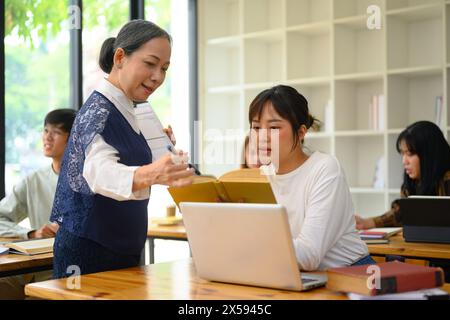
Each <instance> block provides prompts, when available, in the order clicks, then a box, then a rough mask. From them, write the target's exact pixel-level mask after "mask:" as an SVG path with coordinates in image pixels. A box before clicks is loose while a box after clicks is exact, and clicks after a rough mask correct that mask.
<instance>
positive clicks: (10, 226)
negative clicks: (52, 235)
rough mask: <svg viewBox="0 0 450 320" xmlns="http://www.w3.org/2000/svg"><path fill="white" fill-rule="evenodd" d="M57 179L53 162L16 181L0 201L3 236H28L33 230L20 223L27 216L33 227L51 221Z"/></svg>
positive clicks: (38, 227) (1, 231)
mask: <svg viewBox="0 0 450 320" xmlns="http://www.w3.org/2000/svg"><path fill="white" fill-rule="evenodd" d="M57 182H58V175H57V174H56V173H55V171H53V168H52V166H51V165H49V166H47V167H44V168H42V169H39V170H37V171H35V172H33V173H31V174H30V175H28V176H27V177H25V178H24V179H23V180H21V181H20V182H19V183H18V184H16V185H15V186H14V188H13V190H12V192H11V194H9V195H8V196H6V197H5V198H3V199H2V200H1V201H0V237H20V238H22V239H28V232H30V231H31V230H30V229H27V228H24V227H21V226H19V225H18V223H20V222H21V221H22V220H24V219H26V218H29V219H30V226H31V228H32V229H33V230H37V229H40V228H41V227H42V226H43V225H45V224H47V223H49V217H50V214H51V211H52V207H53V199H54V197H55V191H56V184H57Z"/></svg>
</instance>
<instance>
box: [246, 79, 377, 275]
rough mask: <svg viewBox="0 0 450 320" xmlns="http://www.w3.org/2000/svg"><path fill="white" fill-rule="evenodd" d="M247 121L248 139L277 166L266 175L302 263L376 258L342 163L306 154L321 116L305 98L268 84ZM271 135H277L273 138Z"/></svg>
mask: <svg viewBox="0 0 450 320" xmlns="http://www.w3.org/2000/svg"><path fill="white" fill-rule="evenodd" d="M249 121H250V126H251V129H252V130H253V133H252V135H251V139H250V143H257V150H258V159H261V162H263V163H264V162H266V160H267V159H270V160H271V161H272V164H271V166H272V168H273V169H274V170H275V171H276V174H275V175H269V176H268V179H269V181H270V183H271V186H272V189H273V191H274V194H275V197H276V199H277V202H278V203H279V204H282V205H284V206H285V207H286V209H287V213H288V217H289V224H290V228H291V232H292V237H293V243H294V248H295V252H296V256H297V261H298V264H299V266H300V268H301V269H302V270H307V271H310V270H317V269H319V270H324V269H328V268H331V267H339V266H349V265H362V264H373V263H375V262H374V261H373V259H372V258H371V257H370V255H369V252H368V249H367V246H366V244H365V243H364V242H363V241H362V240H361V239H360V237H359V235H358V234H357V233H356V232H355V221H354V211H353V204H352V199H351V195H350V190H349V187H348V185H347V182H346V179H345V176H344V173H343V171H342V168H341V166H340V164H339V162H338V161H337V159H336V158H335V157H333V156H330V155H327V154H323V153H320V152H314V153H313V154H312V155H310V156H308V155H307V154H306V153H304V151H303V148H302V147H303V143H302V141H303V139H304V137H305V135H306V132H307V130H308V129H309V128H310V127H311V126H312V125H313V124H315V122H316V121H317V120H316V119H314V118H313V117H312V116H311V115H310V113H309V110H308V102H307V100H306V99H305V98H304V97H303V96H302V95H301V94H300V93H298V92H297V91H296V90H295V89H294V88H292V87H289V86H282V85H280V86H276V87H273V88H271V89H267V90H265V91H263V92H261V93H260V94H259V95H258V96H257V97H256V98H255V99H254V100H253V102H252V103H251V105H250V110H249ZM273 133H275V135H273ZM254 135H255V136H256V137H257V138H256V141H253V140H254V139H253V136H254ZM272 136H278V139H276V140H275V141H272V139H271V137H272ZM275 150H278V155H277V154H275ZM276 158H277V159H278V160H276Z"/></svg>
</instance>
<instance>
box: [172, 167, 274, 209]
mask: <svg viewBox="0 0 450 320" xmlns="http://www.w3.org/2000/svg"><path fill="white" fill-rule="evenodd" d="M168 191H169V193H170V195H171V196H172V199H173V200H174V202H175V203H176V205H177V206H178V208H179V207H180V206H179V204H180V202H243V203H276V200H275V196H274V194H273V191H272V187H271V186H270V183H269V180H267V177H266V176H265V175H263V174H262V173H261V171H260V169H239V170H233V171H230V172H227V173H225V174H223V175H222V176H220V177H219V178H216V177H214V176H208V175H202V176H195V177H194V182H193V183H192V184H191V185H189V186H186V187H181V188H175V187H169V188H168Z"/></svg>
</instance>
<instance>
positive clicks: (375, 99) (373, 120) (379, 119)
mask: <svg viewBox="0 0 450 320" xmlns="http://www.w3.org/2000/svg"><path fill="white" fill-rule="evenodd" d="M369 128H370V129H371V130H375V131H382V130H384V129H385V99H384V95H383V94H379V95H373V96H372V98H371V100H370V104H369Z"/></svg>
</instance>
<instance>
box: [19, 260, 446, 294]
mask: <svg viewBox="0 0 450 320" xmlns="http://www.w3.org/2000/svg"><path fill="white" fill-rule="evenodd" d="M316 274H317V273H316ZM80 280H81V281H80V287H81V288H80V289H79V290H70V289H67V286H66V284H67V279H58V280H50V281H45V282H38V283H32V284H28V285H27V286H26V287H25V294H26V295H28V296H31V297H36V298H41V299H53V300H59V299H67V300H72V299H77V300H79V299H88V300H91V299H102V300H103V299H132V300H147V299H156V300H159V299H164V300H197V299H200V300H211V299H224V300H227V299H248V300H259V299H266V300H277V299H283V300H346V299H347V296H346V295H345V294H342V293H338V292H332V291H330V290H328V289H326V288H324V287H322V288H318V289H314V290H311V291H306V292H294V291H283V290H274V289H266V288H258V287H250V286H240V285H233V284H225V283H218V282H209V281H206V280H203V279H200V278H198V277H197V275H196V272H195V268H194V265H193V263H192V260H191V259H186V260H179V261H174V262H166V263H157V264H152V265H147V266H142V267H136V268H129V269H122V270H116V271H107V272H101V273H94V274H89V275H83V276H81V279H80ZM449 291H450V290H449Z"/></svg>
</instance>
